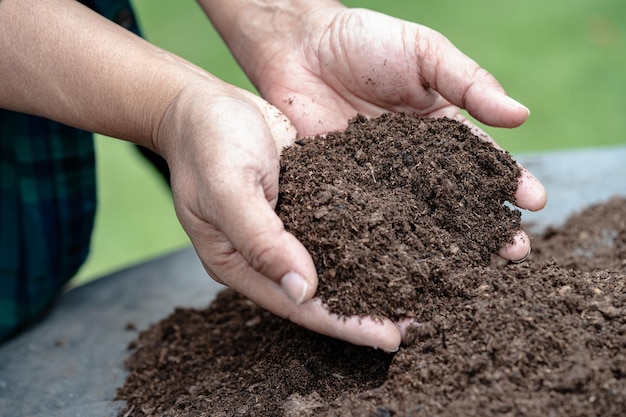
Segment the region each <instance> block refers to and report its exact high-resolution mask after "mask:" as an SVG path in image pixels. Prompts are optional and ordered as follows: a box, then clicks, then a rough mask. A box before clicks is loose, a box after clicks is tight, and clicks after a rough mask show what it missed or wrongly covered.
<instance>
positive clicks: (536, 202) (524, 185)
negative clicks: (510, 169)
mask: <svg viewBox="0 0 626 417" xmlns="http://www.w3.org/2000/svg"><path fill="white" fill-rule="evenodd" d="M546 202H547V194H546V189H545V188H544V186H543V185H542V184H541V182H539V180H538V179H537V178H536V177H535V176H534V175H533V174H531V173H530V172H529V171H528V170H527V169H526V168H522V173H521V175H520V176H519V178H518V186H517V191H516V192H515V204H516V205H517V206H518V207H520V208H523V209H527V210H531V211H538V210H541V209H542V208H544V207H545V206H546Z"/></svg>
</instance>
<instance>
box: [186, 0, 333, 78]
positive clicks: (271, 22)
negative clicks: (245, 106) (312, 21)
mask: <svg viewBox="0 0 626 417" xmlns="http://www.w3.org/2000/svg"><path fill="white" fill-rule="evenodd" d="M197 1H198V3H199V4H200V5H201V7H202V8H203V9H204V11H205V13H206V14H207V16H208V17H209V19H210V20H211V21H212V22H213V25H214V26H215V28H216V29H217V31H218V32H219V33H220V35H221V36H222V38H223V39H224V41H225V42H226V44H227V45H228V47H229V49H230V51H231V52H232V54H233V55H234V57H235V58H236V59H237V61H238V62H239V64H240V65H241V67H242V68H243V69H244V71H246V73H247V74H248V76H249V77H250V78H251V79H252V82H253V83H255V84H256V82H257V81H258V80H256V79H255V78H256V74H255V71H256V70H257V68H258V67H259V66H263V65H265V62H267V61H268V60H271V58H272V56H273V55H275V54H276V53H278V52H283V51H282V48H284V45H285V43H283V42H282V41H285V40H286V39H291V40H292V41H294V42H291V43H292V44H294V45H295V44H297V43H298V42H297V39H293V38H294V36H301V35H302V34H303V33H308V31H307V30H297V29H302V27H303V25H306V21H307V19H306V17H307V16H308V15H309V14H310V13H315V12H318V11H321V10H322V9H325V8H337V7H340V8H343V7H344V6H342V5H341V3H340V2H339V1H337V0H197Z"/></svg>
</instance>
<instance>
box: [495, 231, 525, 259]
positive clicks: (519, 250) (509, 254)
mask: <svg viewBox="0 0 626 417" xmlns="http://www.w3.org/2000/svg"><path fill="white" fill-rule="evenodd" d="M529 254H530V239H529V238H528V235H526V233H524V232H523V231H521V230H520V231H519V232H517V234H516V235H515V236H514V237H513V242H512V243H507V244H506V245H505V246H504V247H503V248H501V249H500V251H499V252H498V255H500V257H502V258H504V259H508V260H509V261H513V262H522V261H524V260H525V259H526V257H528V255H529Z"/></svg>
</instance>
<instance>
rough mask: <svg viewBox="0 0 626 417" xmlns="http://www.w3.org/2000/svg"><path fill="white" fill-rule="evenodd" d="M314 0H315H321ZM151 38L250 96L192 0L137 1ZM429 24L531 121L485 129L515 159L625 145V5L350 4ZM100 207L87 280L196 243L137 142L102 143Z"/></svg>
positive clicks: (578, 0)
mask: <svg viewBox="0 0 626 417" xmlns="http://www.w3.org/2000/svg"><path fill="white" fill-rule="evenodd" d="M312 1H313V0H312ZM133 3H134V6H135V8H136V12H137V17H138V19H139V22H140V26H141V27H142V30H143V32H144V35H145V36H146V38H147V39H148V40H149V41H151V42H152V43H154V44H156V45H159V46H160V47H162V48H164V49H167V50H169V51H172V52H174V53H176V54H178V55H180V56H182V57H184V58H186V59H188V60H189V61H191V62H193V63H195V64H197V65H199V66H201V67H203V68H205V69H207V70H209V71H210V72H212V73H213V74H215V75H217V76H218V77H220V78H222V79H223V80H225V81H227V82H229V83H232V84H236V85H238V86H240V87H243V88H247V89H251V90H253V88H252V86H251V84H250V83H249V82H248V81H247V79H246V77H245V75H244V74H243V72H242V71H241V70H240V69H239V68H238V66H237V64H236V63H235V62H234V60H233V59H232V57H231V56H230V54H229V52H228V50H227V49H226V47H225V46H224V45H223V43H222V41H221V39H220V38H219V36H218V35H217V34H216V33H215V31H214V30H213V28H212V27H211V25H210V24H209V23H208V21H207V19H206V18H205V16H204V14H203V13H202V11H201V10H200V8H199V7H198V5H197V4H196V3H195V1H194V0H178V1H175V2H174V1H166V0H134V1H133ZM343 3H344V4H346V5H348V6H351V7H365V8H370V9H373V10H377V11H381V12H384V13H387V14H390V15H392V16H396V17H399V18H402V19H405V20H410V21H414V22H417V23H420V24H423V25H426V26H429V27H431V28H433V29H435V30H437V31H439V32H441V33H443V34H444V35H446V36H447V37H448V38H449V39H450V40H451V41H452V42H453V43H454V44H456V46H457V47H459V48H460V49H461V50H462V51H464V52H465V53H466V54H467V55H469V56H471V57H472V58H473V59H475V60H476V61H478V62H479V63H480V64H481V65H482V66H483V67H485V68H486V69H487V70H489V71H490V72H492V73H493V74H494V75H495V76H496V77H497V78H498V80H499V81H500V82H501V83H502V85H503V86H504V88H505V89H506V90H507V92H508V93H509V95H511V96H512V97H513V98H515V99H517V100H518V101H520V102H522V103H524V104H525V105H526V106H528V107H529V108H530V109H531V111H532V114H531V116H530V119H529V120H528V122H527V123H526V124H524V125H523V126H522V127H520V128H517V129H514V130H496V129H487V131H488V132H489V133H490V134H491V135H492V136H493V137H494V138H495V139H496V140H497V141H498V142H499V143H500V145H501V146H503V147H504V148H505V149H507V150H509V151H511V152H512V153H514V154H515V153H522V152H536V151H544V150H552V149H562V148H580V147H590V146H607V145H611V144H617V143H626V131H625V129H624V126H623V123H624V115H626V2H625V1H623V0H552V1H549V2H547V1H543V0H525V1H513V0H497V1H496V0H475V1H472V2H460V1H458V0H439V1H437V2H425V1H424V2H419V1H415V0H393V1H389V0H386V1H383V0H377V1H376V0H362V1H357V0H354V1H344V2H343ZM96 142H97V145H96V146H97V150H98V175H99V191H98V193H99V211H98V216H97V219H96V230H95V234H94V237H93V239H92V242H93V243H92V253H91V256H90V258H89V260H88V262H87V263H86V265H85V266H84V267H83V268H82V270H81V271H80V273H79V275H78V276H77V278H76V279H75V281H74V282H75V283H83V282H86V281H88V280H91V279H93V278H95V277H99V276H102V275H104V274H107V273H109V272H112V271H114V270H117V269H120V268H123V267H126V266H129V265H131V264H135V263H138V262H141V261H144V260H147V259H150V258H153V257H155V256H158V255H161V254H164V253H167V252H170V251H172V250H175V249H177V248H180V247H183V246H185V245H189V241H188V239H187V238H186V236H185V234H184V232H183V231H182V229H181V227H180V226H179V225H178V221H177V220H176V216H175V213H174V210H173V206H172V202H171V198H170V196H169V192H168V190H167V189H166V187H165V186H164V185H163V184H162V183H161V182H160V181H159V178H157V177H156V175H155V174H154V173H153V172H152V171H151V170H150V169H149V168H148V167H147V166H146V164H145V163H144V162H143V161H142V160H141V159H140V158H138V156H137V154H136V152H135V151H134V150H133V149H132V147H131V146H130V145H129V144H127V143H124V142H120V141H116V140H111V139H109V138H104V137H98V138H97V141H96Z"/></svg>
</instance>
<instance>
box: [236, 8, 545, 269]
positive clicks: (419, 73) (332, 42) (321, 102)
mask: <svg viewBox="0 0 626 417" xmlns="http://www.w3.org/2000/svg"><path fill="white" fill-rule="evenodd" d="M289 29H291V30H292V31H294V32H292V33H291V36H290V37H287V36H276V38H275V40H274V41H273V42H275V43H277V44H278V45H273V46H272V47H266V48H260V47H256V49H257V50H258V51H261V52H263V51H265V52H264V53H261V54H257V55H259V56H258V57H257V59H256V60H255V61H250V62H249V65H248V68H246V69H247V71H248V73H249V75H250V76H251V79H252V80H253V81H254V82H255V84H256V85H257V87H258V88H259V91H260V92H261V93H262V95H263V96H264V97H265V98H267V99H268V100H269V101H270V102H271V103H273V104H274V105H276V106H277V107H278V108H279V109H280V110H282V111H283V113H284V114H286V115H287V116H288V117H289V118H290V120H291V121H292V122H293V123H294V124H295V126H296V128H297V129H298V132H299V134H300V135H303V136H309V135H315V134H319V133H325V132H328V131H331V130H338V129H343V128H345V126H346V123H347V120H348V119H350V118H351V117H353V116H355V115H356V114H357V113H360V114H364V115H367V116H378V115H379V114H381V113H382V112H385V111H404V112H408V113H417V114H420V115H426V116H431V117H443V116H447V117H450V118H454V119H457V120H460V121H462V122H464V123H466V124H468V125H469V126H470V127H471V128H472V129H473V131H474V132H475V133H476V134H477V135H479V136H480V137H482V138H484V139H486V140H489V141H491V142H492V143H494V144H495V142H493V140H492V139H491V138H490V137H489V136H488V135H487V134H486V133H484V132H483V131H482V130H480V129H479V128H478V127H476V126H475V125H473V124H472V123H471V122H470V121H468V120H467V119H466V118H465V117H464V116H463V115H462V114H461V113H460V109H461V108H463V109H466V110H467V111H468V112H469V113H470V114H471V115H472V116H474V117H475V118H476V119H478V120H479V121H481V122H483V123H486V124H488V125H492V126H498V127H515V126H518V125H520V124H522V123H523V122H524V121H525V120H526V118H527V117H528V115H529V111H528V109H527V108H526V107H524V106H522V105H521V104H519V103H518V102H516V101H515V100H513V99H511V98H509V97H508V96H507V95H506V94H505V92H504V90H503V89H502V87H501V86H500V84H499V83H498V82H497V81H496V79H495V78H494V77H493V76H492V75H491V74H489V73H488V72H487V71H486V70H484V69H482V68H481V67H480V66H478V64H477V63H476V62H474V61H473V60H471V59H470V58H468V57H467V56H465V55H464V54H462V53H461V52H460V51H459V50H458V49H456V48H455V47H454V46H453V45H452V44H451V43H450V42H449V41H448V40H447V39H446V38H445V37H443V36H442V35H441V34H439V33H437V32H435V31H433V30H431V29H429V28H426V27H424V26H420V25H417V24H414V23H410V22H405V21H402V20H398V19H394V18H391V17H389V16H385V15H382V14H379V13H375V12H372V11H368V10H361V9H347V8H345V7H343V6H341V5H339V4H336V3H334V2H333V3H331V4H327V5H326V6H324V7H322V8H319V9H317V10H315V11H312V12H308V13H307V14H306V20H303V21H302V22H298V23H297V24H294V25H293V26H292V27H289ZM293 39H295V41H293ZM243 62H244V63H245V62H247V61H245V60H244V61H243ZM515 197H516V204H517V205H518V206H519V207H521V208H525V209H529V210H539V209H541V208H543V207H544V206H545V203H546V193H545V190H544V188H543V186H542V185H541V183H540V182H539V181H538V180H537V179H536V178H535V177H534V176H533V175H532V174H531V173H530V172H528V171H527V170H525V169H524V170H523V173H522V176H521V177H520V179H519V188H518V190H517V193H516V195H515ZM529 251H530V241H529V239H528V236H526V234H525V233H524V232H523V231H520V232H519V233H518V235H517V236H516V237H515V243H514V244H512V245H508V246H506V247H504V248H502V249H501V250H500V252H499V254H500V256H502V257H503V258H505V259H510V260H514V261H518V260H522V259H524V258H525V257H526V256H527V254H528V253H529Z"/></svg>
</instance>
